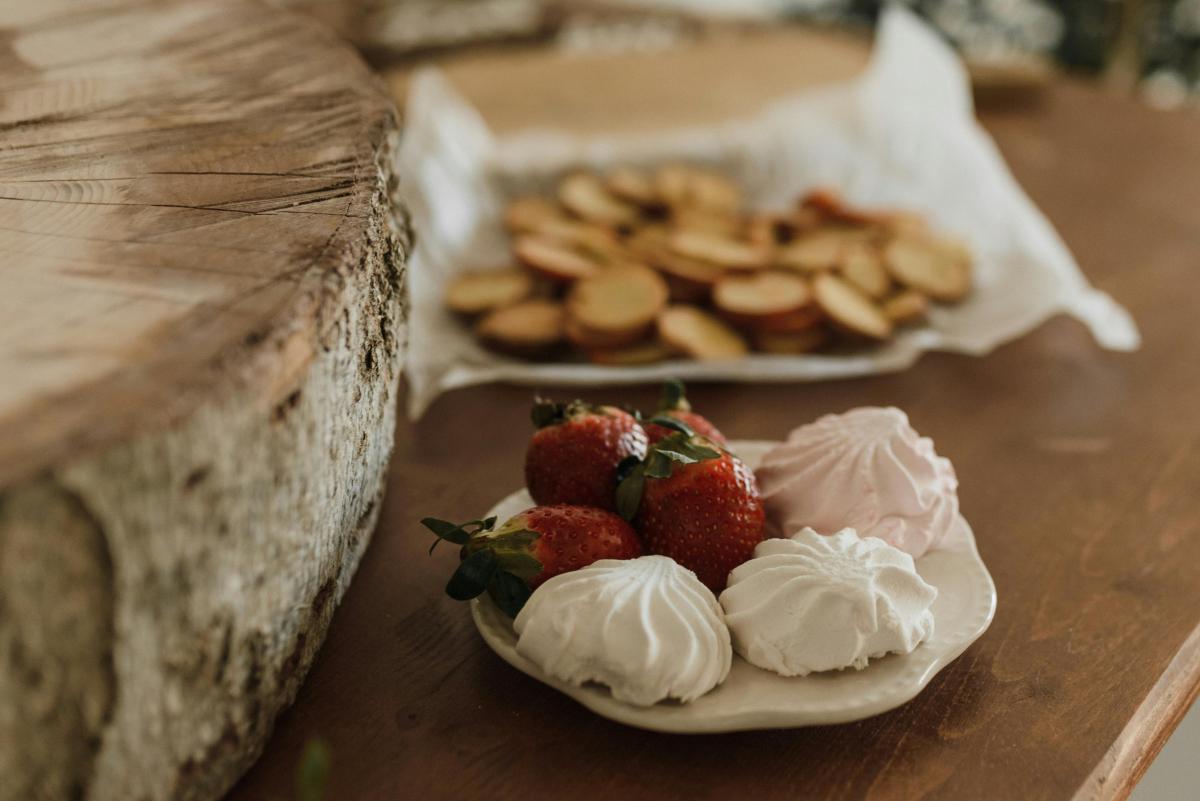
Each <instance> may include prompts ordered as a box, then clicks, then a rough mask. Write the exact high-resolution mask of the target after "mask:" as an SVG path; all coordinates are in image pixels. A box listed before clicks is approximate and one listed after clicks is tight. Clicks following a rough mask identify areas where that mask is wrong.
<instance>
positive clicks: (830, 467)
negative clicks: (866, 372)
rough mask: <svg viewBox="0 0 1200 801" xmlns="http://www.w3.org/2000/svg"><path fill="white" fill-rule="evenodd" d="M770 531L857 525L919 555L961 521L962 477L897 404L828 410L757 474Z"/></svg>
mask: <svg viewBox="0 0 1200 801" xmlns="http://www.w3.org/2000/svg"><path fill="white" fill-rule="evenodd" d="M757 477H758V483H759V487H760V489H761V491H762V496H763V501H764V502H765V504H766V511H767V522H768V530H769V531H770V533H772V534H775V535H776V536H779V535H788V534H791V533H793V532H796V531H799V530H800V529H801V528H804V527H806V526H807V527H811V528H814V529H816V530H817V531H818V532H820V533H822V534H832V533H833V532H835V531H839V530H841V529H843V528H853V529H855V530H856V531H858V533H859V535H860V536H863V537H878V538H879V539H881V540H883V541H884V542H887V543H888V544H890V545H894V546H896V547H897V548H899V549H900V550H902V551H905V552H907V553H909V554H911V555H912V556H913V557H920V556H921V555H922V554H924V553H925V552H926V551H927V550H929V549H930V548H934V547H936V546H937V544H938V543H939V542H941V541H942V540H943V539H944V538H945V536H946V534H947V532H949V531H950V529H951V528H952V527H953V526H954V524H955V521H956V520H957V518H958V479H957V478H956V477H955V475H954V466H953V465H951V464H950V460H948V459H944V458H942V457H940V456H938V455H937V453H936V452H934V450H933V441H932V440H930V439H929V438H928V437H922V436H919V435H918V434H917V432H916V431H914V430H913V427H912V426H911V425H909V422H908V416H907V415H905V414H904V412H902V411H900V410H899V409H895V408H886V409H880V408H872V407H867V408H860V409H852V410H850V411H848V412H846V413H845V414H828V415H825V416H824V417H821V418H820V419H818V420H817V421H816V422H813V423H809V424H808V425H803V426H800V427H799V428H797V429H795V430H794V431H792V433H791V434H790V435H789V436H788V439H787V442H784V443H782V444H781V445H778V446H777V447H775V448H774V449H773V450H771V451H770V452H769V453H767V455H766V456H765V457H763V462H762V466H761V467H760V468H759V469H758V471H757Z"/></svg>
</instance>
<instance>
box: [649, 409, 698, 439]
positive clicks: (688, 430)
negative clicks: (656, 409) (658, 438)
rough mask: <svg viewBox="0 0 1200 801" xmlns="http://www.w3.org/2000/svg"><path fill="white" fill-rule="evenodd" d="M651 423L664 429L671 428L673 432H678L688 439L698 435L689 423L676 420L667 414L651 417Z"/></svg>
mask: <svg viewBox="0 0 1200 801" xmlns="http://www.w3.org/2000/svg"><path fill="white" fill-rule="evenodd" d="M650 422H651V423H653V424H655V425H659V426H662V427H663V428H669V429H671V430H672V431H677V432H678V433H680V434H683V435H684V436H686V437H691V436H695V434H696V432H695V431H693V430H692V427H691V426H689V425H688V424H687V423H685V422H683V421H682V420H676V419H675V418H674V417H668V416H667V415H665V414H660V415H657V416H655V417H651V418H650Z"/></svg>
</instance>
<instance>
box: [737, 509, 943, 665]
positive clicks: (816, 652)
mask: <svg viewBox="0 0 1200 801" xmlns="http://www.w3.org/2000/svg"><path fill="white" fill-rule="evenodd" d="M935 598H937V589H936V588H935V587H933V586H932V585H930V584H928V583H927V582H926V581H925V580H924V579H922V578H921V577H920V576H919V575H917V571H916V567H915V566H914V564H913V558H912V557H911V556H909V555H908V554H906V553H904V552H903V551H901V550H899V549H898V548H893V547H892V546H891V545H888V544H887V543H886V542H884V541H883V540H881V539H877V538H875V537H866V538H862V537H859V536H858V534H857V533H856V532H855V531H854V529H850V528H848V529H843V530H842V531H839V532H837V533H836V534H833V535H829V536H825V535H821V534H818V533H817V532H815V531H813V530H812V529H811V528H806V529H804V530H802V531H800V532H799V533H797V534H794V535H792V536H791V537H790V538H788V539H772V540H765V541H763V542H762V543H761V544H760V545H759V546H758V547H757V548H756V549H755V551H754V558H753V559H751V560H750V561H749V562H745V563H743V564H742V565H740V566H739V567H737V568H735V569H734V571H733V572H732V573H730V574H729V586H728V588H727V589H726V590H725V591H724V592H722V593H721V606H723V607H724V609H725V620H726V623H728V625H729V630H730V632H731V633H732V634H733V647H734V649H735V650H736V651H737V652H738V653H739V654H741V655H742V657H743V658H745V660H746V661H747V662H749V663H750V664H752V665H757V666H758V667H760V668H764V669H766V670H771V671H774V672H775V673H778V674H780V675H782V676H805V675H807V674H809V673H813V672H817V671H822V670H838V669H841V668H846V667H853V668H855V669H858V670H861V669H862V668H864V667H866V666H867V661H868V660H870V659H873V658H876V657H880V656H883V655H885V654H889V653H902V654H906V653H909V652H910V651H912V650H913V649H914V648H916V647H917V646H918V645H919V644H920V643H921V642H923V641H924V640H926V639H928V638H929V637H931V636H932V635H933V612H932V611H931V609H930V606H931V605H932V604H933V601H934V599H935Z"/></svg>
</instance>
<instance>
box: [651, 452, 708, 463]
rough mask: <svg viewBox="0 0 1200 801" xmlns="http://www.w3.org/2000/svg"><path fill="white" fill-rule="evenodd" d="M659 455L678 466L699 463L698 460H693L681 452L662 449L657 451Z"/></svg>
mask: <svg viewBox="0 0 1200 801" xmlns="http://www.w3.org/2000/svg"><path fill="white" fill-rule="evenodd" d="M659 453H661V454H662V455H663V456H665V457H667V458H668V459H670V460H671V461H672V462H678V463H679V464H695V463H696V462H698V461H700V460H699V459H693V458H692V457H691V456H688V455H687V454H686V453H684V452H683V451H672V450H667V449H665V448H663V449H661V450H659Z"/></svg>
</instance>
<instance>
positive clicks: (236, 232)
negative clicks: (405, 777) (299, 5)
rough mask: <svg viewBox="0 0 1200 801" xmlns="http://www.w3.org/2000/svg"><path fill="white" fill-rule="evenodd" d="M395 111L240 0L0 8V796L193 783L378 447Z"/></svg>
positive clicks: (385, 436)
mask: <svg viewBox="0 0 1200 801" xmlns="http://www.w3.org/2000/svg"><path fill="white" fill-rule="evenodd" d="M395 127H396V117H395V112H394V107H393V104H392V102H391V99H390V98H389V97H388V95H387V94H386V92H385V91H384V90H383V88H382V84H381V83H379V82H378V81H377V79H376V78H375V77H374V76H373V75H372V74H371V72H370V71H369V70H368V69H367V68H366V67H365V65H364V64H363V63H362V62H361V61H360V59H359V58H358V57H357V55H355V54H354V53H353V52H352V51H351V50H350V49H349V48H347V47H345V46H344V45H342V44H341V43H339V42H338V40H337V39H336V38H335V37H334V36H333V35H332V34H330V33H328V32H326V31H325V30H324V29H322V28H321V27H320V26H318V25H317V24H315V23H313V22H310V21H307V20H303V19H300V18H297V17H293V16H291V15H288V14H284V13H281V12H278V11H275V10H271V9H268V8H267V7H265V6H263V5H260V4H258V3H252V2H240V1H239V0H215V1H213V0H203V1H202V0H194V1H192V0H164V2H156V3H142V2H133V1H132V0H94V1H93V2H86V3H85V2H76V1H75V0H71V1H70V2H68V0H51V1H49V2H39V3H26V2H21V0H7V1H6V2H2V3H0V155H2V158H0V258H2V264H3V267H2V268H0V776H3V777H4V779H3V781H0V799H3V801H10V799H22V800H24V799H30V798H37V799H74V798H84V797H86V798H88V799H90V800H91V801H100V800H102V799H121V801H128V799H134V798H136V799H168V798H179V799H185V798H186V799H209V798H214V797H216V796H217V795H219V794H221V793H223V792H224V790H225V789H226V788H227V787H228V786H229V784H230V783H231V782H232V781H233V780H234V779H235V778H236V777H237V776H238V775H239V774H240V772H241V770H243V769H244V768H245V766H246V765H247V764H248V763H249V761H250V760H251V759H252V758H253V756H254V755H255V753H257V749H258V748H259V747H260V745H261V743H262V741H263V740H264V739H265V737H266V734H267V733H268V732H269V730H270V727H271V725H272V722H273V720H274V717H275V715H276V713H277V712H278V710H279V709H280V708H281V707H282V706H283V705H285V704H286V703H288V702H289V701H290V699H291V697H292V696H293V695H294V693H295V691H296V688H297V687H298V686H299V682H300V680H301V679H302V677H303V676H304V674H305V672H306V670H307V667H308V664H309V662H310V660H311V659H312V656H313V654H314V653H315V651H316V648H317V647H318V646H319V644H320V643H321V641H322V638H323V636H324V631H325V627H326V625H327V623H328V620H329V617H330V615H331V614H332V610H333V608H334V606H335V605H336V604H337V602H338V600H339V599H340V598H341V595H342V593H343V591H344V590H345V588H346V586H347V584H348V582H349V580H350V577H351V576H352V575H353V572H354V569H355V567H356V565H357V562H358V557H359V556H360V554H361V552H362V550H363V548H364V547H365V545H366V542H367V541H368V539H369V537H370V533H371V530H372V527H373V521H374V518H375V515H376V513H377V510H378V501H379V497H380V494H381V490H382V485H383V478H384V473H385V470H386V466H387V460H388V455H389V454H390V452H391V445H392V429H393V420H394V409H395V386H396V381H397V378H398V372H399V366H400V353H401V349H402V343H403V340H404V330H403V323H404V314H403V308H402V303H401V301H402V288H403V287H402V282H403V269H404V258H405V256H406V250H407V246H408V232H407V230H405V229H404V227H403V224H402V223H401V224H399V225H398V224H397V223H395V222H394V220H393V218H392V216H391V214H390V208H389V191H390V189H391V187H390V186H389V183H390V180H391V175H390V161H389V148H390V144H391V140H390V135H391V134H393V133H394V131H395Z"/></svg>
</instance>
